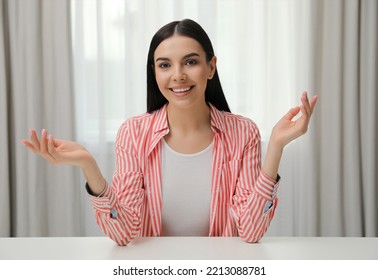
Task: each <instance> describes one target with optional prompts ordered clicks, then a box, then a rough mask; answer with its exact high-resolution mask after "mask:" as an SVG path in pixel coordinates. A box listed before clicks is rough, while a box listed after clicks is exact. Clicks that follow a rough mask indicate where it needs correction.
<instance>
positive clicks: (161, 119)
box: [153, 103, 225, 135]
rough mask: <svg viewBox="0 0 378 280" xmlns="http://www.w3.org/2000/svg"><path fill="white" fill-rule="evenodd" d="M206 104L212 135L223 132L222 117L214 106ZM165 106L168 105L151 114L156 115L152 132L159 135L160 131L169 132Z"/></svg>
mask: <svg viewBox="0 0 378 280" xmlns="http://www.w3.org/2000/svg"><path fill="white" fill-rule="evenodd" d="M208 104H209V106H210V118H211V129H212V130H213V131H214V133H218V132H220V131H224V129H225V128H224V122H223V119H224V115H223V114H222V113H221V112H220V111H219V110H218V109H217V108H216V107H215V106H214V105H212V104H211V103H208ZM167 106H168V103H167V104H165V105H164V106H163V107H161V108H160V109H158V110H156V111H155V112H154V113H153V114H156V122H155V127H154V129H153V130H154V132H155V133H158V134H159V135H160V132H162V131H165V132H166V133H168V132H169V126H168V118H167Z"/></svg>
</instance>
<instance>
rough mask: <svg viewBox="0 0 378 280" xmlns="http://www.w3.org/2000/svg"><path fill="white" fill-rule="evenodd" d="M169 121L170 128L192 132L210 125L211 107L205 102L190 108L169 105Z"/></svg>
mask: <svg viewBox="0 0 378 280" xmlns="http://www.w3.org/2000/svg"><path fill="white" fill-rule="evenodd" d="M167 113H168V123H169V128H170V130H171V131H172V130H176V131H180V132H182V133H184V132H185V133H190V132H194V131H199V130H203V129H208V128H209V127H210V107H209V106H208V105H207V104H206V103H203V106H202V105H201V106H197V107H193V108H188V109H182V108H177V107H170V105H169V104H168V107H167Z"/></svg>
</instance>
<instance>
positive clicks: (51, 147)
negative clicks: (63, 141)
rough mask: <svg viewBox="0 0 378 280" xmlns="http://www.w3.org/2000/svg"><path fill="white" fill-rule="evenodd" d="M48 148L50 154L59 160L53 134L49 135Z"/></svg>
mask: <svg viewBox="0 0 378 280" xmlns="http://www.w3.org/2000/svg"><path fill="white" fill-rule="evenodd" d="M47 150H48V152H49V154H50V155H51V157H52V158H53V159H54V160H55V161H57V158H58V156H57V153H56V150H55V145H54V138H53V137H52V135H49V137H48V140H47Z"/></svg>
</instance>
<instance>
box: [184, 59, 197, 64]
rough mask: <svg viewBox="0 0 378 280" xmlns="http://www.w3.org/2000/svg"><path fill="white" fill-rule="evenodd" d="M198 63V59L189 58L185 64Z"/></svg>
mask: <svg viewBox="0 0 378 280" xmlns="http://www.w3.org/2000/svg"><path fill="white" fill-rule="evenodd" d="M196 64H197V60H195V59H189V60H187V61H186V62H185V65H196Z"/></svg>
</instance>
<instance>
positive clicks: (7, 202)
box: [0, 3, 12, 237]
mask: <svg viewBox="0 0 378 280" xmlns="http://www.w3.org/2000/svg"><path fill="white" fill-rule="evenodd" d="M4 7H6V6H5V5H3V3H1V4H0V155H1V156H0V225H1V226H0V237H2V236H10V235H11V227H12V225H11V215H10V213H11V211H10V207H11V181H10V179H11V178H10V176H9V175H10V174H9V162H10V154H9V151H10V149H9V138H8V123H9V118H8V115H7V113H8V109H7V108H8V100H9V96H8V92H9V90H8V87H9V81H8V80H7V77H8V76H7V73H6V72H7V69H9V62H8V61H7V58H8V57H7V53H8V41H7V37H8V34H7V15H6V13H5V11H4Z"/></svg>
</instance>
